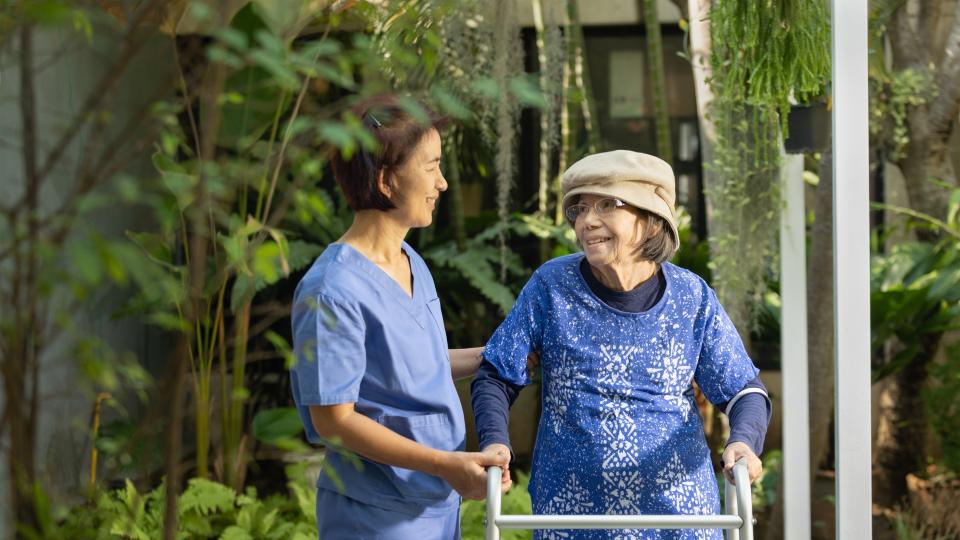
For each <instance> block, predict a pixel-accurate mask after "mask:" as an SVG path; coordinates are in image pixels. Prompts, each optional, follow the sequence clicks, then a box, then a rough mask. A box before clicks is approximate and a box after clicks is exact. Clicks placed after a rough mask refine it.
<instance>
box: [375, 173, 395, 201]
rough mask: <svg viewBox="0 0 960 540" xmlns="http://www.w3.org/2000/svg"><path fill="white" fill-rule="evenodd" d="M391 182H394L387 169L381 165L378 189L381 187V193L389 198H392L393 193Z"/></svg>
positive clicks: (378, 175)
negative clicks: (390, 178) (388, 175)
mask: <svg viewBox="0 0 960 540" xmlns="http://www.w3.org/2000/svg"><path fill="white" fill-rule="evenodd" d="M391 184H392V182H390V180H389V178H388V177H387V170H386V169H384V168H382V167H381V168H380V170H379V171H378V172H377V189H379V190H380V193H382V194H383V196H384V197H386V198H387V199H390V196H391V195H392V194H393V191H392V186H391Z"/></svg>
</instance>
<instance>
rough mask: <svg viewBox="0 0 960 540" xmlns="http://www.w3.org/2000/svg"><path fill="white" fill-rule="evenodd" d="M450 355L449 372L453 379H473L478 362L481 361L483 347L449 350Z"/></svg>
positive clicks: (478, 365)
mask: <svg viewBox="0 0 960 540" xmlns="http://www.w3.org/2000/svg"><path fill="white" fill-rule="evenodd" d="M448 352H449V354H450V372H451V374H452V375H453V379H454V380H457V379H463V378H466V377H473V376H474V375H475V374H476V373H477V369H479V368H480V362H482V361H483V356H482V355H483V347H472V348H469V349H449V351H448Z"/></svg>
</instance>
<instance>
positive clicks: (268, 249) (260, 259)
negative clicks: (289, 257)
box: [252, 241, 283, 283]
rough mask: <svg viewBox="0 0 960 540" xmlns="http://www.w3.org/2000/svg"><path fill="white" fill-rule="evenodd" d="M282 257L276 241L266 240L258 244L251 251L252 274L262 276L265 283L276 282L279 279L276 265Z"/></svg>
mask: <svg viewBox="0 0 960 540" xmlns="http://www.w3.org/2000/svg"><path fill="white" fill-rule="evenodd" d="M282 257H283V252H282V250H281V248H280V245H279V244H277V243H276V242H270V241H266V242H264V243H262V244H260V245H259V246H257V249H256V250H255V251H254V253H253V265H252V266H253V273H254V275H256V276H257V277H261V278H263V280H264V281H266V282H267V283H276V281H277V280H278V279H280V271H279V269H278V266H279V265H280V260H281V259H282Z"/></svg>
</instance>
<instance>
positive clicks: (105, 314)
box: [0, 18, 172, 538]
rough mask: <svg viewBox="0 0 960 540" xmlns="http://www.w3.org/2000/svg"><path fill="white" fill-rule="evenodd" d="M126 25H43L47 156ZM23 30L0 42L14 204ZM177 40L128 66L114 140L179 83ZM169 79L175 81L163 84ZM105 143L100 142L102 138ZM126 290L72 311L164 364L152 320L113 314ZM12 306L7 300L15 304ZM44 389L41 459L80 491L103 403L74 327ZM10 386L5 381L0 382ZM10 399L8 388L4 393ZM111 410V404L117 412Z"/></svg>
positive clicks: (64, 176) (3, 503) (109, 102)
mask: <svg viewBox="0 0 960 540" xmlns="http://www.w3.org/2000/svg"><path fill="white" fill-rule="evenodd" d="M122 31H123V25H122V23H120V22H119V21H116V20H114V19H106V18H105V19H103V20H98V21H94V37H93V39H92V41H87V40H86V38H84V37H83V36H82V35H79V34H78V33H77V32H75V31H73V29H72V28H71V27H70V25H65V26H64V27H63V28H56V27H49V28H44V29H39V28H38V29H37V30H36V31H35V33H34V51H35V58H34V62H33V65H34V66H35V68H36V69H37V71H38V73H37V76H36V81H35V84H34V86H35V90H36V99H35V101H36V108H37V114H38V146H39V148H40V153H39V155H40V156H41V157H40V161H41V162H42V161H43V158H44V156H46V154H47V153H48V152H49V151H50V150H51V148H52V147H53V146H54V144H55V141H56V140H57V139H58V138H59V136H60V134H61V133H62V132H63V130H64V127H65V126H66V125H67V123H68V122H69V121H70V120H71V119H72V118H73V117H74V116H75V115H76V114H77V113H78V111H79V110H80V108H81V106H82V103H83V102H84V101H85V100H86V98H87V95H88V94H89V93H90V91H91V90H92V89H93V88H94V87H95V85H96V84H97V83H98V82H99V80H100V78H101V77H102V76H103V74H104V72H105V70H106V69H107V68H108V67H109V66H110V65H111V64H112V59H113V58H115V57H116V55H117V54H118V52H119V49H120V45H119V44H120V41H119V36H120V35H121V32H122ZM17 45H18V39H11V40H10V41H9V42H8V48H7V49H6V50H3V51H0V69H2V73H0V134H2V135H0V164H2V166H0V203H2V204H10V203H11V202H12V201H15V200H17V199H18V198H19V197H20V196H21V195H22V192H23V187H24V176H23V161H22V153H21V150H20V146H21V142H22V141H21V130H22V125H21V119H20V108H19V91H20V88H19V86H20V81H19V58H18V55H19V52H18V50H17V49H16V46H17ZM171 53H172V49H171V43H170V40H169V39H168V38H166V37H161V36H153V37H152V38H151V39H150V41H149V42H148V43H147V45H146V46H145V47H144V48H143V49H142V50H141V52H140V53H139V55H138V56H137V57H136V58H135V59H134V61H133V62H132V63H131V64H130V66H129V67H128V68H127V71H126V73H125V74H124V75H123V77H122V78H121V79H120V81H119V83H118V84H117V86H116V88H117V90H118V91H116V92H114V93H112V94H110V95H108V96H107V97H106V99H105V101H104V107H105V110H106V111H108V112H109V113H110V116H111V120H110V125H109V127H108V128H107V129H106V133H105V134H104V139H103V140H104V141H106V140H110V137H111V135H112V134H113V133H116V131H117V130H118V129H119V128H120V127H121V126H123V125H125V124H126V122H127V121H128V120H130V119H131V118H133V117H134V115H138V114H141V112H140V111H141V106H142V105H141V104H142V103H143V102H144V100H145V99H146V98H148V97H150V96H152V95H157V96H158V97H159V98H169V97H170V96H169V95H165V94H164V93H161V94H156V90H157V89H163V88H168V89H169V88H172V86H171V85H170V84H169V82H168V81H170V80H171V79H170V77H171V75H172V54H171ZM162 85H165V86H162ZM86 140H87V134H84V135H83V136H81V137H80V138H79V139H78V140H77V142H75V143H74V144H73V146H72V147H71V148H70V151H69V152H68V153H67V154H66V156H65V159H64V160H63V166H62V167H60V168H59V169H57V170H55V171H54V173H53V174H52V175H51V176H50V178H49V181H48V182H47V183H46V184H45V185H44V189H43V190H42V193H41V201H42V208H43V211H45V212H49V211H51V210H53V209H55V208H57V207H58V206H59V204H60V203H61V202H62V200H63V198H64V196H65V194H66V193H67V192H68V190H70V189H72V187H73V185H74V182H75V178H76V176H75V175H76V171H77V164H78V163H80V162H81V160H82V159H83V158H84V157H86V156H82V155H81V149H82V148H83V147H84V146H85V143H86ZM97 147H98V148H99V145H98V146H97ZM149 158H150V155H149V149H148V151H147V152H143V155H142V156H135V158H134V159H133V160H132V161H131V163H130V166H129V167H127V168H126V169H125V173H127V174H130V175H132V176H134V177H138V176H139V177H144V176H146V175H150V174H152V166H151V165H150V159H149ZM148 218H149V216H145V215H144V213H143V212H142V211H138V209H136V208H122V207H116V206H114V207H111V208H106V209H102V210H98V211H95V212H93V213H91V214H89V215H88V216H86V218H85V220H84V222H83V224H86V225H89V226H91V227H93V228H95V229H97V230H99V231H101V232H102V233H104V234H107V235H111V236H119V235H122V234H123V231H124V230H125V229H143V228H146V227H147V226H148V225H149V223H148V221H147V219H148ZM69 297H70V292H69V291H67V290H60V291H55V293H54V298H56V299H57V301H55V302H54V306H55V309H57V310H63V309H64V307H65V305H66V302H65V301H66V300H67V299H68V298H69ZM123 300H124V297H123V295H122V293H120V292H119V291H116V290H113V289H111V288H108V287H104V288H103V289H102V290H100V291H96V292H95V294H94V295H93V296H92V298H90V300H89V301H87V302H85V303H84V304H83V305H82V307H81V308H80V309H79V310H77V311H74V312H72V313H70V314H69V320H70V321H71V322H72V323H73V325H74V326H75V329H74V330H73V332H74V335H75V333H77V332H79V333H84V334H90V335H96V336H100V337H103V338H105V339H106V340H107V341H108V342H109V343H110V344H111V345H112V346H113V347H114V349H115V350H117V351H130V352H132V353H134V354H136V355H137V356H138V357H139V358H140V359H141V361H142V362H144V363H145V364H146V365H147V367H148V369H149V368H151V367H156V366H157V365H158V364H159V363H160V362H162V359H163V358H164V357H165V351H166V350H167V349H168V346H167V344H166V343H165V342H164V338H163V336H162V335H161V334H159V333H158V332H156V331H154V330H151V329H149V328H148V327H146V326H145V325H144V324H143V323H141V322H138V321H134V320H131V319H125V320H123V319H122V320H113V318H112V317H111V315H112V312H113V311H114V310H115V309H116V308H117V307H118V306H119V305H121V303H122V302H123ZM6 308H8V306H2V307H0V309H6ZM41 366H42V369H41V373H42V379H41V381H40V393H41V396H42V401H41V412H40V418H39V419H38V421H39V424H38V441H37V442H38V447H37V456H36V459H37V465H38V469H39V471H40V473H41V474H42V475H43V477H44V478H45V479H46V481H47V482H48V486H49V488H50V491H51V494H53V495H55V496H57V497H58V498H59V499H60V500H64V499H65V498H69V497H70V496H71V495H72V494H76V493H79V491H80V490H81V489H82V488H83V486H85V479H86V478H87V476H88V475H89V463H88V462H89V457H88V456H89V451H90V440H89V437H88V435H87V430H88V424H89V421H90V417H91V413H92V409H93V399H94V397H93V395H92V394H91V392H90V389H89V388H86V387H85V386H84V384H83V380H84V379H83V377H82V375H81V374H80V373H79V372H78V369H77V366H76V363H75V362H74V358H73V350H72V340H71V339H70V333H65V334H64V335H63V336H62V337H61V338H59V339H57V340H56V341H55V342H53V343H52V344H51V345H50V346H49V347H48V348H47V350H46V351H45V354H44V355H43V357H42V360H41ZM0 392H2V389H0ZM117 397H118V398H120V399H121V401H125V402H127V403H128V404H129V405H130V406H131V407H133V408H134V409H135V408H136V406H137V401H136V400H135V399H129V398H130V397H131V396H126V397H125V396H117ZM0 398H2V394H0ZM109 415H110V413H109V412H108V413H107V416H108V417H109ZM6 451H7V444H6V441H3V444H2V445H0V460H2V470H0V537H2V538H6V537H8V536H10V534H11V528H12V524H11V523H10V521H11V519H10V514H9V506H10V505H9V501H8V490H9V480H10V479H9V478H8V477H7V467H6V457H7V456H6Z"/></svg>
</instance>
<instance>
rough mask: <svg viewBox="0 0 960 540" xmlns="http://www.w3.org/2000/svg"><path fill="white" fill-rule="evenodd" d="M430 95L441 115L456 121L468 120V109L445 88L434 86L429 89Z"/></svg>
mask: <svg viewBox="0 0 960 540" xmlns="http://www.w3.org/2000/svg"><path fill="white" fill-rule="evenodd" d="M430 93H431V95H432V96H433V99H434V101H435V102H436V104H437V106H438V107H439V109H440V112H442V113H443V114H445V115H447V116H450V117H452V118H456V119H457V120H466V119H467V118H470V109H468V108H467V107H466V105H465V104H464V103H463V101H461V100H460V98H458V97H457V96H455V95H453V94H452V93H450V91H448V90H447V89H446V88H444V87H442V86H440V85H436V86H434V87H433V88H432V89H431V91H430Z"/></svg>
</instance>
